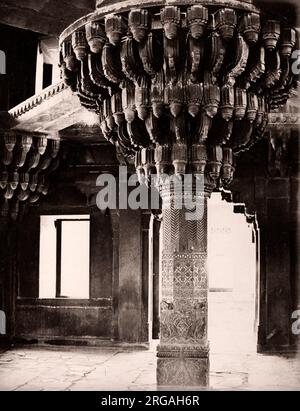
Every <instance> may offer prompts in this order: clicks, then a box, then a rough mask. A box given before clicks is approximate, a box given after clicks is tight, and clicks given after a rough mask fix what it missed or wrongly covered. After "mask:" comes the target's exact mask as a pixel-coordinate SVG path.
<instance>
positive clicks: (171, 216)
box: [157, 192, 209, 387]
mask: <svg viewBox="0 0 300 411" xmlns="http://www.w3.org/2000/svg"><path fill="white" fill-rule="evenodd" d="M168 195H170V194H168V193H166V192H165V193H162V196H163V198H164V200H166V197H167V196H168ZM169 200H171V203H170V205H171V207H170V208H169V209H165V210H163V241H162V283H161V288H162V289H161V294H162V295H161V299H162V300H161V312H160V316H161V328H160V345H159V347H158V353H157V356H158V363H157V383H158V385H159V386H169V387H170V386H174V387H175V386H182V387H196V386H198V387H206V386H208V383H209V358H208V353H209V347H208V341H207V297H208V281H207V270H206V261H207V199H206V198H205V199H202V205H203V210H202V211H201V213H200V214H201V215H199V216H198V219H196V220H195V221H187V219H186V215H187V214H186V213H187V210H186V209H185V208H184V207H183V208H182V209H181V210H177V209H175V206H174V201H173V200H174V197H173V199H172V198H171V199H170V198H169ZM202 214H203V215H202Z"/></svg>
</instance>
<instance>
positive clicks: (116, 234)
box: [110, 210, 120, 341]
mask: <svg viewBox="0 0 300 411" xmlns="http://www.w3.org/2000/svg"><path fill="white" fill-rule="evenodd" d="M110 216H111V225H112V232H113V256H112V258H113V263H112V276H113V278H112V303H113V320H112V339H113V340H115V341H117V340H118V339H119V326H118V319H119V246H120V211H119V210H110Z"/></svg>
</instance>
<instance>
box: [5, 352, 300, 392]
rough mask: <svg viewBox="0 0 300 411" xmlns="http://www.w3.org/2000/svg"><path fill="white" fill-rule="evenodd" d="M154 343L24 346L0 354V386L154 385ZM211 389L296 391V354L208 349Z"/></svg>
mask: <svg viewBox="0 0 300 411" xmlns="http://www.w3.org/2000/svg"><path fill="white" fill-rule="evenodd" d="M155 363H156V359H155V349H154V347H153V348H152V349H151V350H150V351H131V352H130V351H120V350H117V349H103V348H101V349H100V348H70V347H64V348H61V347H59V348H53V347H51V348H37V347H36V348H26V349H14V350H11V351H6V352H2V353H1V354H0V390H1V391H29V390H32V391H49V390H50V391H55V390H58V391H77V390H84V391H107V390H117V391H118V390H126V391H129V390H139V391H141V390H143V391H148V390H156V386H155ZM210 380H211V381H210V382H211V389H215V390H228V389H231V390H232V389H233V390H252V389H255V390H297V391H300V358H292V357H291V356H290V357H284V356H264V355H256V354H250V355H247V354H242V355H241V354H239V355H237V354H234V353H227V354H226V355H225V354H212V356H211V377H210Z"/></svg>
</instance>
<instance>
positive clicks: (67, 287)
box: [39, 215, 90, 299]
mask: <svg viewBox="0 0 300 411" xmlns="http://www.w3.org/2000/svg"><path fill="white" fill-rule="evenodd" d="M39 298H41V299H54V298H69V299H89V298H90V217H89V216H88V215H76V216H42V217H41V237H40V283H39Z"/></svg>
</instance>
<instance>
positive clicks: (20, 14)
mask: <svg viewBox="0 0 300 411" xmlns="http://www.w3.org/2000/svg"><path fill="white" fill-rule="evenodd" d="M94 10H95V0H1V1H0V23H2V24H7V25H10V26H14V27H17V28H21V29H26V30H31V31H34V32H37V33H41V34H47V35H53V36H59V34H60V33H61V32H62V31H63V30H64V29H65V28H66V27H67V26H69V25H70V24H71V23H73V22H74V21H75V20H77V19H79V18H80V17H82V16H84V15H86V14H89V13H91V12H92V11H94Z"/></svg>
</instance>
